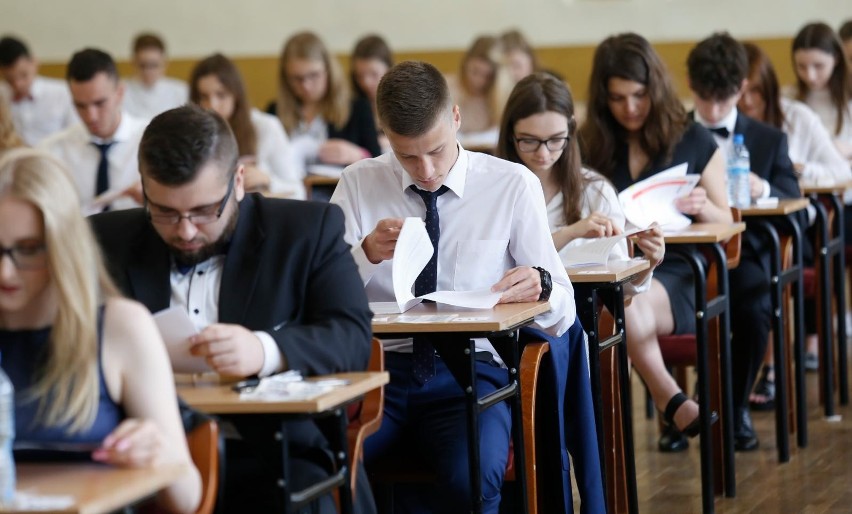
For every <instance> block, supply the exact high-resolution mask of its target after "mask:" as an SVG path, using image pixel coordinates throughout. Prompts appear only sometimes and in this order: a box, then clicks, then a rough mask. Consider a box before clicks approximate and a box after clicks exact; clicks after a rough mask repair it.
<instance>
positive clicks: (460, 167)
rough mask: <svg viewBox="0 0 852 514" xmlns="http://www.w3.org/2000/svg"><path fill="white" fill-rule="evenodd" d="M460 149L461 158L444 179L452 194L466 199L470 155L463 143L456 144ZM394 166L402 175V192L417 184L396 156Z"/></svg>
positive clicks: (459, 157)
mask: <svg viewBox="0 0 852 514" xmlns="http://www.w3.org/2000/svg"><path fill="white" fill-rule="evenodd" d="M456 145H458V149H459V156H458V158H457V159H456V162H455V164H453V167H452V168H450V171H449V173H447V177H446V178H445V179H444V184H443V185H445V186H447V187H448V188H449V189H450V190H451V191H452V192H454V193H455V194H456V196H458V197H459V198H462V197H464V184H465V182H466V179H467V163H468V153H467V150H465V149H464V148H462V145H461V143H459V142H458V141H457V142H456ZM393 160H394V166H396V167H398V171H399V172H400V173H401V175H402V191H403V193H404V192H405V190H406V189H408V187H409V186H411V185H414V186H415V187H416V186H417V184H415V183H414V180H412V179H411V176H410V175H409V174H408V172H407V171H405V168H403V167H402V163H400V162H399V159H397V158H396V155H394V157H393Z"/></svg>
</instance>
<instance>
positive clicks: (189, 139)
mask: <svg viewBox="0 0 852 514" xmlns="http://www.w3.org/2000/svg"><path fill="white" fill-rule="evenodd" d="M237 158H238V151H237V145H236V140H235V139H234V136H233V134H232V133H231V131H230V129H229V128H228V125H227V123H226V122H225V121H223V120H222V119H221V118H220V117H219V116H217V115H216V114H213V113H210V112H206V111H204V110H202V109H201V108H199V107H194V106H185V107H180V108H178V109H173V110H171V111H167V112H165V113H163V114H161V115H160V116H158V117H156V118H154V120H153V121H152V122H151V124H150V125H149V126H148V128H147V129H146V131H145V134H144V136H143V138H142V143H141V144H140V151H139V162H140V166H139V168H140V173H141V175H142V184H143V188H144V191H145V201H146V206H145V208H144V209H135V210H129V211H121V212H111V213H105V214H101V215H98V216H96V217H94V218H92V225H93V227H94V230H95V232H96V234H97V236H98V239H99V240H100V242H101V245H102V247H103V249H104V252H105V254H106V261H107V262H108V263H109V267H110V271H111V273H112V275H113V277H114V279H115V281H116V282H117V284H118V285H119V287H120V288H121V289H122V290H123V291H124V292H125V293H126V294H128V295H129V296H131V297H133V298H135V299H137V300H139V301H140V302H142V303H143V304H145V305H146V306H147V307H148V308H149V309H150V310H151V311H158V310H161V309H164V308H166V307H169V306H170V305H171V306H180V307H185V308H186V309H187V311H188V312H189V314H190V317H191V318H192V320H193V322H194V324H195V325H196V327H197V328H198V329H199V330H200V333H199V334H198V335H196V336H193V341H192V343H193V344H194V347H193V350H192V351H193V353H195V354H196V355H200V356H204V357H206V360H207V362H208V364H209V365H210V366H211V367H212V368H213V369H214V370H215V371H217V372H219V373H221V374H225V375H235V376H241V377H244V376H251V375H260V376H267V375H271V374H274V373H277V372H279V371H283V370H289V369H294V370H299V371H301V372H302V373H303V374H305V375H317V374H325V373H333V372H340V371H352V370H363V369H364V368H365V367H366V365H367V361H368V358H369V352H370V332H371V330H370V311H369V308H368V306H367V300H366V295H365V294H364V290H363V287H362V285H361V282H360V277H359V275H358V270H357V268H356V267H355V263H354V262H353V260H352V257H351V255H350V252H349V247H348V245H347V244H346V243H345V242H344V240H343V215H342V212H341V211H340V209H339V208H337V207H335V206H329V205H323V204H316V203H305V202H295V201H288V200H273V199H266V198H263V197H262V196H258V195H246V194H245V192H244V168H243V167H242V166H241V165H238V164H237ZM237 429H238V431H239V432H240V434H241V435H242V441H230V440H229V443H228V448H227V450H228V466H227V470H228V471H229V473H228V475H227V477H226V480H225V486H226V493H225V494H226V497H225V500H226V502H227V504H226V506H227V507H228V509H227V510H228V511H229V512H230V511H233V512H239V511H244V512H249V511H252V512H259V511H264V512H268V511H269V509H274V508H276V507H275V503H276V501H277V499H276V498H275V492H276V490H277V488H276V487H275V484H274V478H275V476H276V474H275V473H274V471H273V470H270V469H267V468H268V466H269V464H267V463H265V461H267V460H269V459H264V458H263V455H264V451H266V454H268V451H270V448H266V449H265V450H264V448H263V446H268V443H266V441H272V433H271V432H266V430H267V429H268V430H272V427H266V428H264V427H261V426H259V425H258V424H257V423H256V422H252V423H251V424H249V423H240V424H238V425H237ZM249 434H250V435H249ZM288 436H289V438H290V443H291V444H290V450H291V452H292V455H293V457H294V459H293V464H292V465H291V469H292V471H293V486H294V487H296V488H298V487H299V481H300V479H301V480H311V481H313V478H314V477H316V476H322V475H323V474H324V473H325V472H326V469H323V468H324V466H323V465H324V464H325V463H326V462H328V459H327V457H326V455H327V447H328V444H327V442H326V440H325V439H324V437H323V436H322V434H321V432H320V431H319V429H318V427H317V426H316V425H315V424H314V423H312V422H301V423H298V424H295V423H294V424H292V425H291V426H288ZM257 441H263V442H261V443H258V442H257ZM326 468H327V466H326ZM362 476H363V475H362ZM364 489H365V490H364V491H359V493H358V497H359V499H361V500H362V501H364V502H365V503H368V504H369V505H368V506H367V507H368V508H367V510H371V509H372V508H373V507H372V499H371V497H370V494H369V490H367V488H364ZM324 502H325V503H324V506H323V507H322V508H321V511H322V512H326V510H328V509H330V510H328V511H329V512H335V510H334V505H333V502H332V501H331V500H330V498H325V500H324ZM278 510H280V509H278Z"/></svg>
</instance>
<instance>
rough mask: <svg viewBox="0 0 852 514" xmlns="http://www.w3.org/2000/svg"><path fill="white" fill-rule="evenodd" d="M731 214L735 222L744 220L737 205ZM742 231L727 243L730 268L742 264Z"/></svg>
mask: <svg viewBox="0 0 852 514" xmlns="http://www.w3.org/2000/svg"><path fill="white" fill-rule="evenodd" d="M731 216H733V218H734V223H739V222H740V221H742V220H743V215H742V214H741V213H740V210H739V209H737V208H736V207H731ZM742 244H743V238H742V232H740V233H738V234H736V235H735V236H734V237H732V238H731V239H729V240H728V242H727V243H726V244H725V254H726V255H727V257H728V269H732V268H736V267H737V266H739V265H740V253H741V251H742Z"/></svg>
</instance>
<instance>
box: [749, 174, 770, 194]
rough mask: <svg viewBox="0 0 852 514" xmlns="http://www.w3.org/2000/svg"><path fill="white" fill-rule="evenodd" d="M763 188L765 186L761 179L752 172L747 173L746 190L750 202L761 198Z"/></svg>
mask: <svg viewBox="0 0 852 514" xmlns="http://www.w3.org/2000/svg"><path fill="white" fill-rule="evenodd" d="M765 186H766V184H764V183H763V179H762V178H760V177H758V176H757V174H756V173H754V172H753V171H750V172H749V173H748V189H749V194H751V199H752V200H756V199H758V198H760V197H761V196H763V188H764V187H765Z"/></svg>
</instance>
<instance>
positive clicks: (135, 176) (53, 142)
mask: <svg viewBox="0 0 852 514" xmlns="http://www.w3.org/2000/svg"><path fill="white" fill-rule="evenodd" d="M66 76H67V79H68V87H69V89H70V90H71V97H72V100H73V102H74V107H75V108H76V110H77V114H78V115H79V116H80V119H81V120H82V122H81V123H77V124H75V125H72V126H71V127H69V128H67V129H65V130H63V131H62V132H59V133H57V134H54V135H52V136H51V137H49V138H47V139H45V140H44V141H42V143H41V144H40V145H39V146H40V147H41V148H42V149H43V150H46V151H47V152H49V153H51V154H52V155H54V156H55V157H56V158H58V159H59V160H60V161H61V162H62V163H64V164H65V166H66V167H67V168H68V170H69V171H70V172H71V176H72V178H73V179H74V182H75V183H76V184H77V191H78V193H79V194H80V200H81V203H82V205H83V206H84V209H85V210H86V211H87V212H88V213H90V212H99V211H101V210H103V209H104V208H113V209H127V208H131V207H136V206H138V205H140V204H141V203H142V187H141V185H140V182H139V170H138V166H137V163H136V154H137V152H138V150H139V140H140V139H141V137H142V131H143V130H145V125H146V123H145V122H144V121H143V120H140V119H137V118H134V117H132V116H130V115H129V114H127V113H126V112H122V108H121V103H122V98H123V96H124V85H123V84H122V83H121V81H119V79H118V71H117V70H116V67H115V62H114V61H113V60H112V57H110V56H109V54H107V53H105V52H103V51H101V50H97V49H93V48H87V49H85V50H81V51H79V52H77V53H75V54H74V56H73V57H72V58H71V61H70V62H69V63H68V71H67V73H66ZM104 193H106V194H104ZM113 193H115V195H118V198H117V199H115V200H114V201H112V200H104V199H108V198H109V197H113V196H114V195H113ZM98 197H100V199H98ZM101 200H103V201H101Z"/></svg>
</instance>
